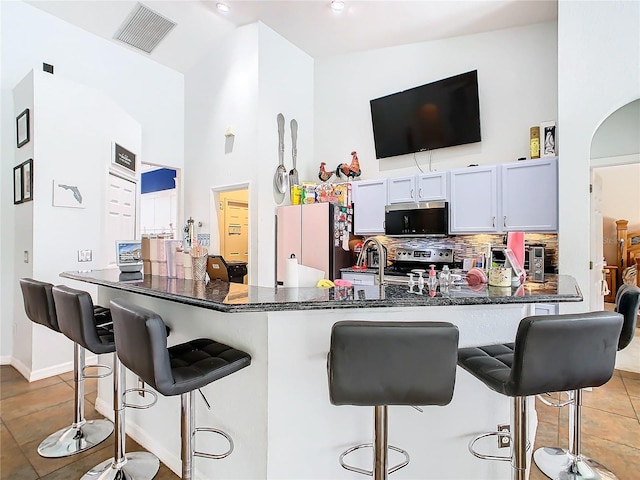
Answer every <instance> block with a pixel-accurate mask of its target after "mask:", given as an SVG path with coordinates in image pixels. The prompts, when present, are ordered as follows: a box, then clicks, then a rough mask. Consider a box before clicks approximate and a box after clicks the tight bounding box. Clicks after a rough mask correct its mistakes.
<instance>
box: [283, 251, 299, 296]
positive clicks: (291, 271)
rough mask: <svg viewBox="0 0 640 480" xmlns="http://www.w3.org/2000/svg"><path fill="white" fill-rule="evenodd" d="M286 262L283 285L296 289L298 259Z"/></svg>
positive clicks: (289, 259)
mask: <svg viewBox="0 0 640 480" xmlns="http://www.w3.org/2000/svg"><path fill="white" fill-rule="evenodd" d="M284 262H285V263H284V282H283V285H284V286H285V287H293V288H296V287H297V286H298V259H297V258H295V257H294V258H287V259H286V260H285V261H284Z"/></svg>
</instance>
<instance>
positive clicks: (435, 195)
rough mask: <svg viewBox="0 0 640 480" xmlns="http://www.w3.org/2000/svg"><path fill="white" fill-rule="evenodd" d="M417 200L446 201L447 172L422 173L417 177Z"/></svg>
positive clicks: (447, 197)
mask: <svg viewBox="0 0 640 480" xmlns="http://www.w3.org/2000/svg"><path fill="white" fill-rule="evenodd" d="M417 189H418V201H419V202H436V201H447V200H448V199H449V196H448V195H447V193H448V192H447V172H434V173H423V174H421V175H418V177H417Z"/></svg>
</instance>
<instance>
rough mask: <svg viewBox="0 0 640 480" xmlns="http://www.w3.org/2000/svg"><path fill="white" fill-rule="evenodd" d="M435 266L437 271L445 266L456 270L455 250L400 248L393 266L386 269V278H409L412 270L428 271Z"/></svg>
mask: <svg viewBox="0 0 640 480" xmlns="http://www.w3.org/2000/svg"><path fill="white" fill-rule="evenodd" d="M432 264H433V265H435V269H436V271H440V270H442V268H443V267H444V266H447V267H448V268H450V269H451V268H454V267H455V263H454V261H453V249H451V248H431V247H430V248H422V247H421V248H407V247H403V248H399V249H398V250H396V256H395V261H394V262H393V265H392V266H390V267H387V268H385V270H384V275H385V277H389V276H391V277H393V276H395V277H407V274H408V273H410V272H411V271H412V270H425V271H426V270H428V269H429V268H430V266H431V265H432Z"/></svg>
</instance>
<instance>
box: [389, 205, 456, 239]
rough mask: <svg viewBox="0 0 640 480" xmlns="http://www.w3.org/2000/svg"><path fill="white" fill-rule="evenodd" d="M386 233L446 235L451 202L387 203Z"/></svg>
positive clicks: (402, 235)
mask: <svg viewBox="0 0 640 480" xmlns="http://www.w3.org/2000/svg"><path fill="white" fill-rule="evenodd" d="M384 233H385V235H388V236H392V237H420V236H422V237H425V236H429V237H445V236H447V235H448V234H449V203H448V202H429V203H410V204H409V203H402V204H397V205H387V206H386V207H385V209H384Z"/></svg>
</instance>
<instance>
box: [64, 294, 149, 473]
mask: <svg viewBox="0 0 640 480" xmlns="http://www.w3.org/2000/svg"><path fill="white" fill-rule="evenodd" d="M53 298H54V300H55V305H56V312H57V314H58V321H59V324H60V331H61V332H62V333H64V334H65V335H66V336H67V337H68V338H69V339H71V340H73V341H74V342H76V344H77V345H79V346H81V347H82V348H85V349H88V350H90V351H92V352H93V353H96V354H104V353H115V351H116V344H115V341H114V331H113V329H106V328H104V327H102V326H96V325H94V324H93V323H92V322H91V315H90V312H91V311H92V310H93V302H92V300H91V296H90V295H89V294H88V293H87V292H83V291H81V290H76V289H73V288H69V287H66V286H62V285H60V286H56V287H53ZM123 378H124V377H123V376H122V373H121V371H120V369H119V365H118V362H117V357H116V356H115V355H114V362H113V383H114V388H113V410H114V416H115V424H116V427H115V428H116V439H115V440H116V441H115V442H114V456H113V458H112V459H110V460H107V461H105V462H103V463H101V464H99V465H98V466H96V467H94V468H93V469H91V470H89V471H88V472H87V473H86V474H85V475H84V476H83V477H82V479H83V480H88V479H95V480H108V479H113V480H116V479H117V480H120V479H126V478H135V479H136V480H151V479H152V478H153V477H154V476H155V474H156V473H157V471H158V469H159V467H160V461H159V460H158V458H157V457H156V456H155V455H153V454H151V453H149V452H131V453H125V451H124V447H125V435H126V434H125V426H124V407H123V401H122V393H121V392H122V390H123V386H124V385H123V382H122V379H123Z"/></svg>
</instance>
